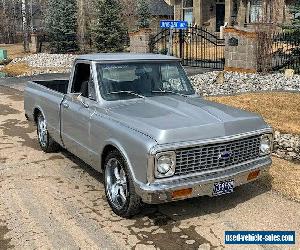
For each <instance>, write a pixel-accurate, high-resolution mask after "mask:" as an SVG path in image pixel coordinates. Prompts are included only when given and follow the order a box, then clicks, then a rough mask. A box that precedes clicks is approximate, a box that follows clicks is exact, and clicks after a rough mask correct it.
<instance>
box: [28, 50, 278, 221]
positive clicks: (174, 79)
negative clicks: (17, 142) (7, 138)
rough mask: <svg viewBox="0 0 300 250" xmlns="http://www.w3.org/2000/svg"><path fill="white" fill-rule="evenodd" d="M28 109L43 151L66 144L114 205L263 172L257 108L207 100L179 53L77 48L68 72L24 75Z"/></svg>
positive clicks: (266, 141) (268, 132)
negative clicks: (53, 76)
mask: <svg viewBox="0 0 300 250" xmlns="http://www.w3.org/2000/svg"><path fill="white" fill-rule="evenodd" d="M25 114H26V117H27V118H28V119H29V120H31V121H34V122H35V124H36V125H37V133H38V140H39V144H40V146H41V148H42V150H44V151H45V152H47V153H49V152H54V151H56V150H58V149H59V148H60V147H62V148H65V149H67V150H68V151H70V152H71V153H73V154H74V155H76V156H78V157H79V158H81V159H82V160H83V161H85V162H86V163H87V164H89V165H91V166H92V167H93V168H95V169H96V170H98V171H99V172H102V173H103V174H104V177H105V178H104V180H105V191H106V196H107V200H108V203H109V205H110V206H111V208H112V210H113V211H114V212H115V213H116V214H118V215H120V216H123V217H130V216H133V215H135V214H136V213H138V212H139V210H140V208H141V205H142V204H143V203H149V204H158V203H164V202H169V201H176V200H181V199H187V198H192V197H197V196H204V195H208V196H218V195H222V194H227V193H231V192H233V190H234V188H235V187H237V186H239V185H242V184H245V183H248V182H251V181H254V180H256V179H257V178H259V177H261V176H262V175H264V174H266V173H267V171H268V169H269V167H270V165H271V157H270V155H271V151H272V143H273V131H272V129H271V127H270V126H268V125H267V124H266V123H265V122H264V120H263V119H262V117H261V116H259V115H257V114H254V113H249V112H245V111H242V110H239V109H235V108H231V107H228V106H225V105H222V104H217V103H214V102H210V101H207V100H204V99H203V98H201V97H200V96H198V95H197V94H196V93H195V90H194V89H193V87H192V85H191V83H190V81H189V79H188V77H187V75H186V73H185V71H184V69H183V68H182V66H181V64H180V61H179V59H178V58H175V57H170V56H164V55H153V54H95V55H83V56H79V57H78V58H77V60H76V61H75V63H74V67H73V70H72V73H71V78H70V81H63V80H56V81H48V82H47V81H36V82H29V83H28V85H27V87H26V89H25Z"/></svg>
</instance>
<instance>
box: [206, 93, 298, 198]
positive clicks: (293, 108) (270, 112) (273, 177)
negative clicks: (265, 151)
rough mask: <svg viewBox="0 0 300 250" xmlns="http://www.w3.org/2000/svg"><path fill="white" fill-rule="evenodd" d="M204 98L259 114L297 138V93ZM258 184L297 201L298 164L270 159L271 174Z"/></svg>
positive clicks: (275, 127) (278, 128) (282, 130)
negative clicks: (271, 160) (271, 161)
mask: <svg viewBox="0 0 300 250" xmlns="http://www.w3.org/2000/svg"><path fill="white" fill-rule="evenodd" d="M207 99H208V100H211V101H215V102H219V103H223V104H227V105H230V106H234V107H237V108H241V109H244V110H247V111H252V112H256V113H260V114H261V115H262V116H263V117H264V118H265V120H266V121H267V122H268V123H269V124H271V125H272V126H273V127H274V129H276V130H279V131H281V132H285V133H293V134H299V135H300V94H298V93H279V92H278V93H277V92H275V93H255V94H241V95H236V96H226V97H207ZM260 184H261V185H267V186H268V187H269V188H271V189H272V190H274V191H276V192H278V193H280V194H281V195H283V196H286V197H288V198H290V199H293V200H296V201H299V202H300V188H299V186H300V164H298V163H292V162H289V161H286V160H283V159H279V158H276V157H273V165H272V167H271V170H270V175H269V176H268V177H267V178H266V179H262V180H261V181H260Z"/></svg>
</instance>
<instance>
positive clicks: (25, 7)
mask: <svg viewBox="0 0 300 250" xmlns="http://www.w3.org/2000/svg"><path fill="white" fill-rule="evenodd" d="M22 30H23V39H24V40H23V43H24V51H25V52H29V51H30V49H29V27H28V3H27V0H22Z"/></svg>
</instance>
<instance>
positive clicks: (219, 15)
mask: <svg viewBox="0 0 300 250" xmlns="http://www.w3.org/2000/svg"><path fill="white" fill-rule="evenodd" d="M224 21H225V4H216V31H217V32H220V28H221V26H223V25H224Z"/></svg>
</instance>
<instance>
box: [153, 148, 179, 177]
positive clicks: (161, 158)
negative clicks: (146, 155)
mask: <svg viewBox="0 0 300 250" xmlns="http://www.w3.org/2000/svg"><path fill="white" fill-rule="evenodd" d="M175 165H176V155H175V152H166V153H159V154H157V155H156V160H155V177H156V178H166V177H171V176H173V175H174V174H175Z"/></svg>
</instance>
